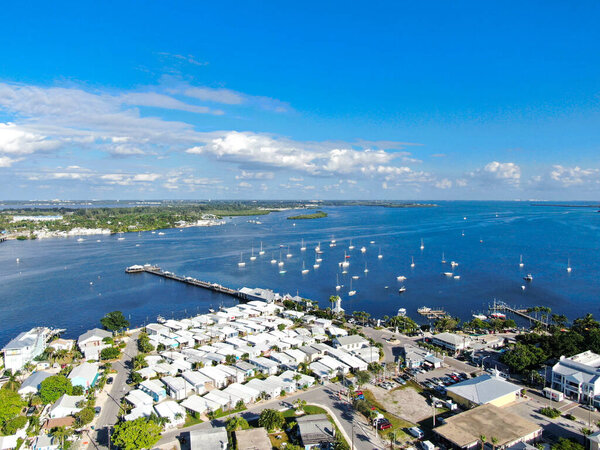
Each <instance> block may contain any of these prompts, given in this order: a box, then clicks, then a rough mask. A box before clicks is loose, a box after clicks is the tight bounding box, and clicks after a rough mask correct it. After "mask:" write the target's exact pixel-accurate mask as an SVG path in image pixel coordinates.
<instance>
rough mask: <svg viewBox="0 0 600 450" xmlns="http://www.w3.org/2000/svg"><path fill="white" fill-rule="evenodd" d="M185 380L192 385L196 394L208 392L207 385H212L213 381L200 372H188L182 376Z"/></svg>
mask: <svg viewBox="0 0 600 450" xmlns="http://www.w3.org/2000/svg"><path fill="white" fill-rule="evenodd" d="M181 376H182V377H183V379H184V380H185V381H187V382H188V383H189V384H191V385H192V388H193V389H194V391H196V394H204V393H205V392H206V384H207V383H211V382H212V380H211V379H210V378H208V377H206V376H204V375H202V374H201V373H200V372H194V371H192V370H188V371H186V372H183V373H182V374H181Z"/></svg>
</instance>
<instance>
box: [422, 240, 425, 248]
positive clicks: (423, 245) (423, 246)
mask: <svg viewBox="0 0 600 450" xmlns="http://www.w3.org/2000/svg"><path fill="white" fill-rule="evenodd" d="M421 250H425V244H424V243H423V239H421Z"/></svg>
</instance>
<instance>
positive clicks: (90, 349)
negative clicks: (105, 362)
mask: <svg viewBox="0 0 600 450" xmlns="http://www.w3.org/2000/svg"><path fill="white" fill-rule="evenodd" d="M110 337H112V334H111V333H110V332H109V331H106V330H101V329H100V328H94V329H93V330H88V331H86V332H85V333H83V334H82V335H81V336H79V338H78V339H77V345H78V346H79V349H80V350H81V352H82V353H83V356H85V358H86V359H96V360H97V359H99V358H100V352H101V351H102V350H103V349H105V348H107V347H110V344H105V343H104V342H103V340H104V339H105V338H110Z"/></svg>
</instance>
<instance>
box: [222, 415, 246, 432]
mask: <svg viewBox="0 0 600 450" xmlns="http://www.w3.org/2000/svg"><path fill="white" fill-rule="evenodd" d="M225 428H226V429H227V431H229V432H232V431H237V430H247V429H248V428H250V425H248V421H247V420H246V419H244V418H243V417H241V416H233V417H231V418H229V419H228V420H227V423H226V424H225Z"/></svg>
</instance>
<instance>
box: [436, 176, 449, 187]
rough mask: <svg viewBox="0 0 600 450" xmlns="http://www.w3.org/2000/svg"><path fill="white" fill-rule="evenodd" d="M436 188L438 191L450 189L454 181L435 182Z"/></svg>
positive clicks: (443, 179)
mask: <svg viewBox="0 0 600 450" xmlns="http://www.w3.org/2000/svg"><path fill="white" fill-rule="evenodd" d="M435 187H436V188H438V189H450V188H451V187H452V181H451V180H449V179H448V178H442V179H441V180H438V181H436V182H435Z"/></svg>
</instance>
